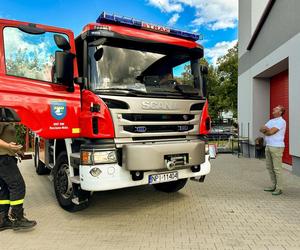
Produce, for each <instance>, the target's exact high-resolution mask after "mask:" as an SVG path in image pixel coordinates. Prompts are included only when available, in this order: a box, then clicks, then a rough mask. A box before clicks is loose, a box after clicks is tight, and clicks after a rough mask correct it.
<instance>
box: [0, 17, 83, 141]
mask: <svg viewBox="0 0 300 250" xmlns="http://www.w3.org/2000/svg"><path fill="white" fill-rule="evenodd" d="M55 35H60V36H63V37H65V38H66V39H67V41H68V42H69V44H70V49H69V50H68V51H67V53H72V54H74V55H75V45H74V36H73V33H72V32H71V31H69V30H65V29H60V28H54V27H49V26H44V25H35V24H28V23H23V22H17V21H9V20H3V19H0V106H2V107H8V108H12V109H14V110H15V111H16V112H17V114H18V115H19V117H20V119H21V123H23V124H24V125H25V126H27V127H29V128H30V129H32V130H33V131H34V132H36V133H37V134H38V135H40V136H42V137H44V138H71V137H78V136H79V133H80V130H79V125H78V117H79V113H80V88H79V86H78V85H75V86H74V91H73V90H72V91H71V92H70V90H69V89H68V87H67V86H65V84H63V82H60V83H59V82H58V80H57V78H56V76H55V63H54V62H55V54H56V53H55V52H56V51H61V49H59V48H58V46H57V44H56V42H55V40H54V36H55ZM71 64H72V62H71ZM73 68H74V76H75V77H76V76H77V64H76V60H75V56H74V60H73Z"/></svg>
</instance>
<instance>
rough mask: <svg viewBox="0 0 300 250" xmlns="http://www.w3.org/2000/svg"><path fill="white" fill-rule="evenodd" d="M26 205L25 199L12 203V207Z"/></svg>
mask: <svg viewBox="0 0 300 250" xmlns="http://www.w3.org/2000/svg"><path fill="white" fill-rule="evenodd" d="M23 203H24V199H21V200H16V201H10V205H11V206H16V205H20V204H23Z"/></svg>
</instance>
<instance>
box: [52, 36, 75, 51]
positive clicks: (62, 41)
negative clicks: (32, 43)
mask: <svg viewBox="0 0 300 250" xmlns="http://www.w3.org/2000/svg"><path fill="white" fill-rule="evenodd" d="M54 41H55V43H56V46H57V47H58V48H60V49H62V50H63V51H66V50H70V49H71V45H70V43H69V42H68V40H67V39H66V38H65V37H64V36H62V35H58V34H55V35H54Z"/></svg>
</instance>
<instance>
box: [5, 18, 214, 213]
mask: <svg viewBox="0 0 300 250" xmlns="http://www.w3.org/2000/svg"><path fill="white" fill-rule="evenodd" d="M0 32H1V34H0V41H1V40H2V41H3V44H4V46H3V48H0V55H1V56H0V59H1V64H0V70H1V71H0V85H1V91H0V95H1V96H0V97H1V101H0V105H1V106H5V107H12V108H14V109H15V111H16V112H17V113H18V114H19V116H20V118H21V121H22V123H24V124H25V125H26V126H28V127H30V128H31V129H32V130H33V131H34V132H36V134H37V136H36V138H35V157H34V162H35V167H36V172H37V173H38V174H49V173H51V176H52V177H53V183H54V189H55V193H56V197H57V200H58V202H59V204H60V206H61V207H62V208H64V209H66V210H68V211H76V210H79V209H82V208H85V207H86V206H87V205H88V202H89V199H90V195H91V193H92V192H94V191H105V190H112V189H119V188H125V187H132V186H138V185H147V184H150V185H153V186H154V187H155V189H156V190H159V191H164V192H176V191H178V190H180V189H181V188H183V187H184V185H185V184H186V182H187V180H188V179H193V180H197V181H200V182H203V181H204V178H205V176H206V175H207V174H208V173H209V172H210V162H209V156H208V154H207V150H206V145H205V142H204V140H203V136H204V135H205V134H206V133H207V132H208V131H209V129H210V118H209V116H208V107H207V101H206V98H205V92H206V91H205V74H206V73H207V72H206V68H205V67H201V66H200V64H199V60H200V59H201V58H202V57H203V47H202V46H201V45H199V44H197V43H196V41H197V40H198V39H199V36H198V35H196V34H193V33H189V32H184V31H180V30H176V29H171V28H167V27H162V26H158V25H153V24H150V23H146V22H143V21H139V20H136V19H133V18H127V17H122V16H116V15H110V14H107V13H102V14H101V15H100V16H99V18H98V19H97V22H96V23H91V24H88V25H86V26H85V27H84V29H83V31H82V33H81V34H80V35H79V36H78V37H77V38H76V39H75V40H74V38H73V34H72V33H71V32H70V31H68V30H63V29H54V28H52V27H47V26H40V25H33V24H26V23H10V22H7V21H3V20H0ZM45 48H46V49H45ZM2 86H5V87H4V88H3V89H2ZM3 98H4V99H3ZM4 100H5V101H4Z"/></svg>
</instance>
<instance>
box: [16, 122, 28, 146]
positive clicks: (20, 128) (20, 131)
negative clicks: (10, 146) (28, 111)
mask: <svg viewBox="0 0 300 250" xmlns="http://www.w3.org/2000/svg"><path fill="white" fill-rule="evenodd" d="M15 127H16V132H17V143H18V144H21V145H25V137H26V127H25V126H24V125H22V124H16V125H15Z"/></svg>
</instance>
